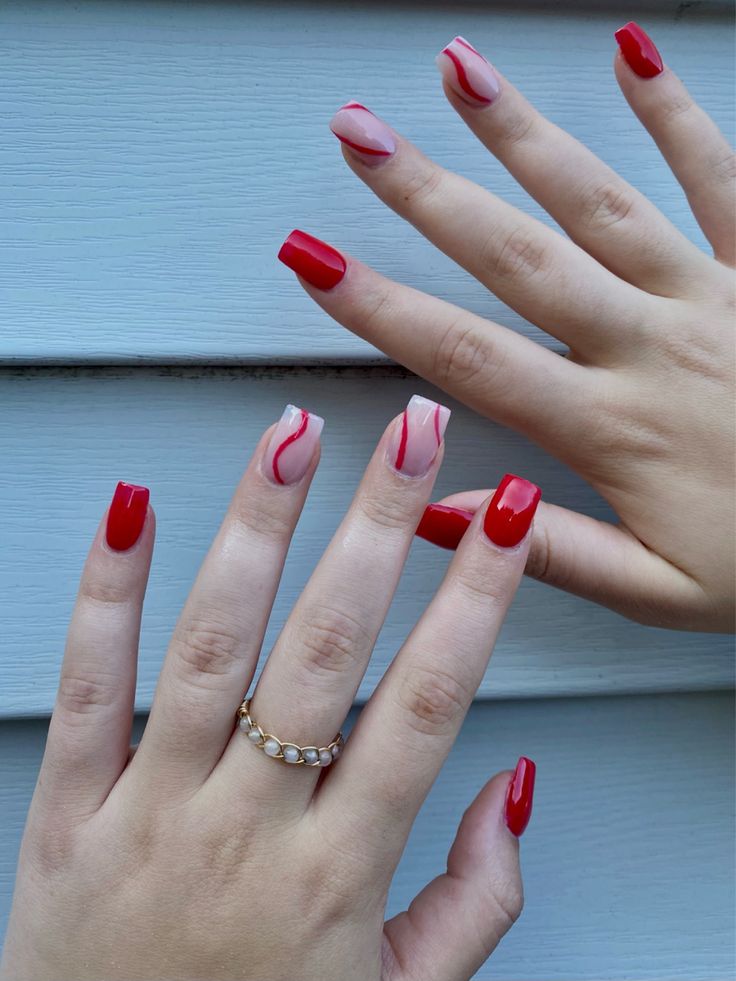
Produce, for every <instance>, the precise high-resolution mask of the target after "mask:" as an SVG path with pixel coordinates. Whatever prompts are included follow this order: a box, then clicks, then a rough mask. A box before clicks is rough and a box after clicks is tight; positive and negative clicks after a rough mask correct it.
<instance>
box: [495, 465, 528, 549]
mask: <svg viewBox="0 0 736 981" xmlns="http://www.w3.org/2000/svg"><path fill="white" fill-rule="evenodd" d="M541 496H542V492H541V490H540V489H539V488H538V487H537V485H536V484H532V483H530V482H529V481H528V480H524V478H523V477H515V476H514V475H513V474H512V473H507V474H506V476H505V477H504V478H503V480H502V481H501V483H500V484H499V485H498V487H497V488H496V493H495V494H494V495H493V498H492V499H491V503H490V504H489V505H488V510H487V511H486V516H485V519H484V521H483V530H484V531H485V533H486V535H488V537H489V538H490V539H491V541H492V542H494V543H495V544H496V545H500V546H501V548H513V547H514V545H518V544H519V542H520V541H521V540H522V539H523V538H524V536H525V535H526V533H527V532H528V531H529V526H530V525H531V523H532V519H533V517H534V513H535V511H536V510H537V505H538V504H539V499H540V497H541Z"/></svg>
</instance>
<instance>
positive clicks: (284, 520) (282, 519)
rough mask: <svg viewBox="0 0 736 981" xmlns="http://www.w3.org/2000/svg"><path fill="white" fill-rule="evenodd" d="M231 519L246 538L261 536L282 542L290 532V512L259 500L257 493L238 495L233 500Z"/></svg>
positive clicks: (291, 524) (291, 525) (268, 539)
mask: <svg viewBox="0 0 736 981" xmlns="http://www.w3.org/2000/svg"><path fill="white" fill-rule="evenodd" d="M231 517H232V521H233V524H234V526H235V528H236V529H237V531H238V532H239V533H241V534H242V535H244V536H246V537H248V538H251V539H252V538H263V539H266V541H267V542H283V541H285V540H288V539H289V538H290V536H291V533H292V528H293V519H292V515H291V513H290V512H289V511H288V510H286V509H282V510H279V509H278V508H277V507H276V506H274V505H271V506H269V504H267V503H266V502H265V501H264V500H259V497H258V494H244V495H242V496H241V495H238V499H237V500H236V501H234V502H233V507H232V515H231Z"/></svg>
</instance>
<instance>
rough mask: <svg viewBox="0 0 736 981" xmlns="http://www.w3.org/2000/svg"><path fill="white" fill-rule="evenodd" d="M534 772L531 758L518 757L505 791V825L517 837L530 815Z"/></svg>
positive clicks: (527, 822)
mask: <svg viewBox="0 0 736 981" xmlns="http://www.w3.org/2000/svg"><path fill="white" fill-rule="evenodd" d="M536 773H537V767H536V765H535V764H534V763H533V762H532V760H530V759H527V757H526V756H522V757H520V759H519V762H518V763H517V764H516V769H515V770H514V775H513V777H512V778H511V780H510V781H509V789H508V790H507V791H506V809H505V813H506V827H507V828H508V829H509V831H510V832H511V834H512V835H516V837H517V838H521V836H522V835H523V834H524V832H525V831H526V826H527V825H528V824H529V818H530V817H531V816H532V802H533V800H534V777H535V776H536Z"/></svg>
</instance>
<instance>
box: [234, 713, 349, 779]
mask: <svg viewBox="0 0 736 981" xmlns="http://www.w3.org/2000/svg"><path fill="white" fill-rule="evenodd" d="M237 718H238V728H239V729H240V731H241V732H244V733H245V735H246V736H247V737H248V739H249V740H250V741H251V742H252V743H253V745H254V746H257V747H258V748H259V749H262V750H263V752H264V753H265V754H266V756H271V757H272V758H273V759H275V760H283V761H284V763H303V764H304V765H305V766H323V767H324V766H329V765H330V763H332V762H334V761H335V760H336V759H337V757H338V756H339V755H340V753H341V752H342V748H343V746H344V745H345V740H344V739H343V735H342V732H338V734H337V735H336V736H335V738H334V739H333V740H332V742H331V743H330V744H329V745H328V746H297V745H296V743H287V742H282V741H281V740H280V739H278V738H277V737H276V736H274V735H273V733H270V732H264V731H263V729H261V727H260V726H259V725H258V723H257V722H256V721H255V720H254V719H253V718H252V716H251V714H250V699H249V698H245V699H243V704H242V705H241V706H240V708H239V709H238V712H237Z"/></svg>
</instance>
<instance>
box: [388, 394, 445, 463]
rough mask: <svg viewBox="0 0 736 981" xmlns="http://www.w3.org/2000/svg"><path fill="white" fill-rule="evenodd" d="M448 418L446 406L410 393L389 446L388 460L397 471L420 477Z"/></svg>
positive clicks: (430, 461) (434, 455) (433, 452)
mask: <svg viewBox="0 0 736 981" xmlns="http://www.w3.org/2000/svg"><path fill="white" fill-rule="evenodd" d="M449 418H450V410H449V409H448V408H447V406H445V405H440V404H439V403H438V402H433V401H432V400H431V399H425V398H422V396H421V395H412V397H411V399H410V400H409V404H408V405H407V407H406V408H405V409H404V414H403V415H402V417H401V419H400V420H399V422H398V425H397V426H396V427H395V429H394V433H393V436H392V438H391V445H390V448H389V459H390V460H391V463H392V464H393V465H394V466H395V467H396V469H397V470H398V471H399V472H400V473H403V474H406V475H407V477H423V476H424V474H425V473H426V472H427V471H428V470H429V468H430V466H431V465H432V461H433V460H434V458H435V457H436V456H437V450H438V449H439V447H440V444H441V443H442V437H443V435H444V432H445V429H446V428H447V423H448V420H449Z"/></svg>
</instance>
